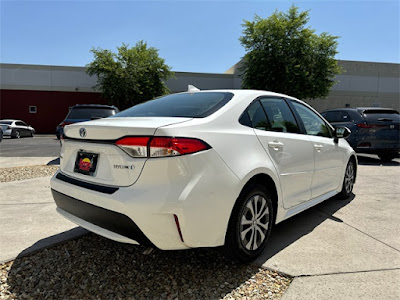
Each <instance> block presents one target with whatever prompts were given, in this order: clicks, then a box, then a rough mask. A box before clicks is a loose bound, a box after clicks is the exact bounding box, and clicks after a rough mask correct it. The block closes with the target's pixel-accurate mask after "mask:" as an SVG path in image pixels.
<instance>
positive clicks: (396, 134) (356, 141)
mask: <svg viewBox="0 0 400 300" xmlns="http://www.w3.org/2000/svg"><path fill="white" fill-rule="evenodd" d="M322 116H324V117H325V119H327V120H328V121H329V122H330V123H331V124H332V125H333V126H334V127H343V126H345V127H347V128H349V129H350V130H351V134H350V136H349V137H348V138H347V141H348V142H349V144H350V146H352V147H353V149H354V150H355V151H356V152H358V153H371V154H377V155H378V156H379V158H380V159H382V160H383V161H390V160H392V159H394V158H395V157H398V154H399V151H400V115H399V113H398V111H396V110H394V109H391V108H377V107H359V108H336V109H330V110H326V111H324V112H322Z"/></svg>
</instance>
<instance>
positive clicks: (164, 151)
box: [150, 137, 210, 157]
mask: <svg viewBox="0 0 400 300" xmlns="http://www.w3.org/2000/svg"><path fill="white" fill-rule="evenodd" d="M209 148H210V146H208V145H207V144H206V143H204V142H203V141H200V140H197V139H189V138H170V137H155V138H153V139H152V140H151V142H150V157H164V156H177V155H184V154H190V153H195V152H199V151H202V150H207V149H209Z"/></svg>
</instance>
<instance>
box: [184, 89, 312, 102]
mask: <svg viewBox="0 0 400 300" xmlns="http://www.w3.org/2000/svg"><path fill="white" fill-rule="evenodd" d="M207 92H216V93H232V94H234V95H235V96H238V97H245V96H253V97H260V96H275V97H283V98H287V99H292V100H296V101H299V102H301V103H304V104H306V105H308V104H307V103H306V102H304V101H301V100H299V99H297V98H295V97H292V96H288V95H285V94H280V93H275V92H270V91H263V90H244V89H237V90H235V89H220V90H200V91H195V92H192V91H190V92H182V93H181V94H184V93H187V94H193V93H207Z"/></svg>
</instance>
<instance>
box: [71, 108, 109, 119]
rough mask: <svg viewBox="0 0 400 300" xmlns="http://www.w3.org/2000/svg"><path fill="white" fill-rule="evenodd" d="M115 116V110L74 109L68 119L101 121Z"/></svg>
mask: <svg viewBox="0 0 400 300" xmlns="http://www.w3.org/2000/svg"><path fill="white" fill-rule="evenodd" d="M113 115H115V109H112V108H95V107H90V108H87V107H73V108H72V109H71V110H70V111H69V113H68V116H67V119H85V120H92V119H99V118H106V117H110V116H113Z"/></svg>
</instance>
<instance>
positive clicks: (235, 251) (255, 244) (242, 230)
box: [224, 184, 274, 262]
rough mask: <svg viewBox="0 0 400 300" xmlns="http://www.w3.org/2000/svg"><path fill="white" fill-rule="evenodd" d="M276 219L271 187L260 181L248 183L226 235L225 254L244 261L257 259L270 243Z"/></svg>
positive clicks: (236, 206) (233, 213)
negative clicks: (263, 184)
mask: <svg viewBox="0 0 400 300" xmlns="http://www.w3.org/2000/svg"><path fill="white" fill-rule="evenodd" d="M250 207H251V208H250ZM254 211H255V213H254ZM257 211H258V212H257ZM273 220H274V209H273V205H272V199H271V195H270V193H269V192H268V190H267V189H266V188H265V187H263V186H262V185H260V184H249V185H248V186H246V187H245V188H244V189H243V191H242V192H241V193H240V195H239V198H238V199H237V202H236V204H235V206H234V208H233V210H232V214H231V218H230V220H229V225H228V230H227V233H226V237H225V245H224V252H225V255H226V256H227V257H228V258H230V259H234V260H238V261H240V262H249V261H252V260H254V259H255V258H256V257H257V256H259V255H260V253H261V252H262V251H263V250H264V248H265V246H266V245H267V242H268V238H269V236H270V234H271V230H272V226H273ZM247 222H249V223H248V224H247ZM243 223H246V224H243ZM261 225H264V226H261ZM265 227H266V228H265ZM263 235H264V237H263Z"/></svg>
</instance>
